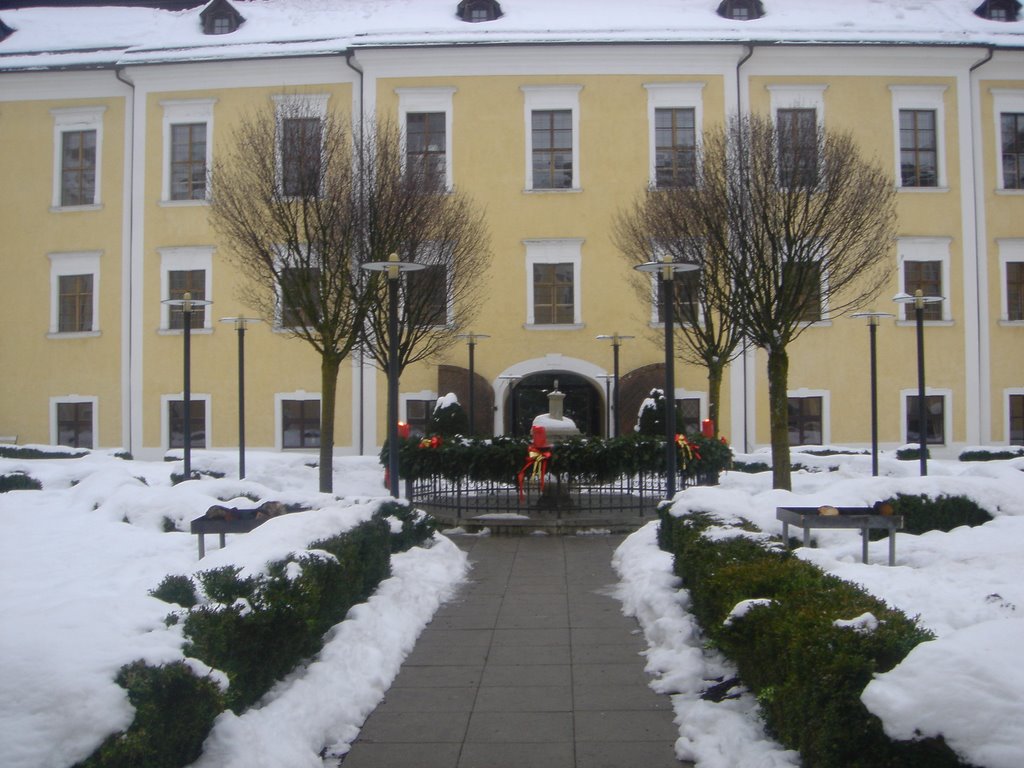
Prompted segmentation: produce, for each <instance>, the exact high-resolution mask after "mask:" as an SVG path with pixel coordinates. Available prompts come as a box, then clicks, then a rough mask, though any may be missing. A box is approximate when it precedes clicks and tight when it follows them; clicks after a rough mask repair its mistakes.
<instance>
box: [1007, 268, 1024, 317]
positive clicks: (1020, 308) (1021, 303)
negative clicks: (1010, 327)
mask: <svg viewBox="0 0 1024 768" xmlns="http://www.w3.org/2000/svg"><path fill="white" fill-rule="evenodd" d="M1006 319H1007V320H1024V261H1010V262H1007V263H1006Z"/></svg>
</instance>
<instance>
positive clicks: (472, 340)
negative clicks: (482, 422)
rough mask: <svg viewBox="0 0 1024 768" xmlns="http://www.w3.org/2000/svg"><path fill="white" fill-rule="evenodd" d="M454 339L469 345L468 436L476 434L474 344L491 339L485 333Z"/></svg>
mask: <svg viewBox="0 0 1024 768" xmlns="http://www.w3.org/2000/svg"><path fill="white" fill-rule="evenodd" d="M455 338H457V339H465V340H466V342H467V343H468V344H469V435H470V437H472V436H473V435H475V434H476V397H475V394H476V389H475V387H476V381H475V379H476V368H475V360H474V356H473V353H474V352H475V351H476V343H477V341H479V340H480V339H489V338H491V337H490V336H488V335H487V334H486V333H473V332H472V331H470V332H469V333H459V334H456V336H455Z"/></svg>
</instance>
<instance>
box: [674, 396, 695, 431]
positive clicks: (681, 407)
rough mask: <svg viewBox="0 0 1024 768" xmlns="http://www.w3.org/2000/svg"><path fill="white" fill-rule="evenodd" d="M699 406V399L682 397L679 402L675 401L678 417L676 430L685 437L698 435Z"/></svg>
mask: <svg viewBox="0 0 1024 768" xmlns="http://www.w3.org/2000/svg"><path fill="white" fill-rule="evenodd" d="M700 405H701V403H700V398H699V397H684V398H682V399H681V400H676V414H677V416H678V423H677V424H676V428H677V429H678V430H679V433H680V434H682V435H686V436H687V437H693V436H695V435H699V434H700V413H701V410H700Z"/></svg>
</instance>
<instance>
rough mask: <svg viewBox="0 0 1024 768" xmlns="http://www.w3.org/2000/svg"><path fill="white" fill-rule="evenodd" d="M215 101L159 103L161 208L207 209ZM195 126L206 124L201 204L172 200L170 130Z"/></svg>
mask: <svg viewBox="0 0 1024 768" xmlns="http://www.w3.org/2000/svg"><path fill="white" fill-rule="evenodd" d="M216 103H217V100H216V99H180V100H173V101H161V102H160V106H161V107H163V110H164V115H163V139H164V147H163V182H162V185H161V188H160V204H161V205H170V206H189V205H207V204H208V203H209V199H210V183H209V177H210V169H211V168H212V167H213V105H214V104H216ZM194 123H205V124H206V177H207V180H206V192H205V195H204V196H203V199H202V200H172V199H171V127H172V126H175V125H189V124H194Z"/></svg>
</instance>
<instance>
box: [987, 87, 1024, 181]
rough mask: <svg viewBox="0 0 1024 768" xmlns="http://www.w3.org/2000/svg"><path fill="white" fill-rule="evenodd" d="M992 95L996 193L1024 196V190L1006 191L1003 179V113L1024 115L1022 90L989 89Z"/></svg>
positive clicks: (1023, 93)
mask: <svg viewBox="0 0 1024 768" xmlns="http://www.w3.org/2000/svg"><path fill="white" fill-rule="evenodd" d="M989 92H990V93H991V94H992V117H993V121H994V123H995V134H994V135H995V145H994V146H995V156H996V157H995V163H996V175H995V179H996V192H997V193H998V194H1005V195H1024V189H1007V188H1006V181H1005V179H1003V151H1002V148H1003V124H1002V116H1003V113H1004V112H1018V113H1024V90H1018V89H1014V88H990V89H989Z"/></svg>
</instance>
